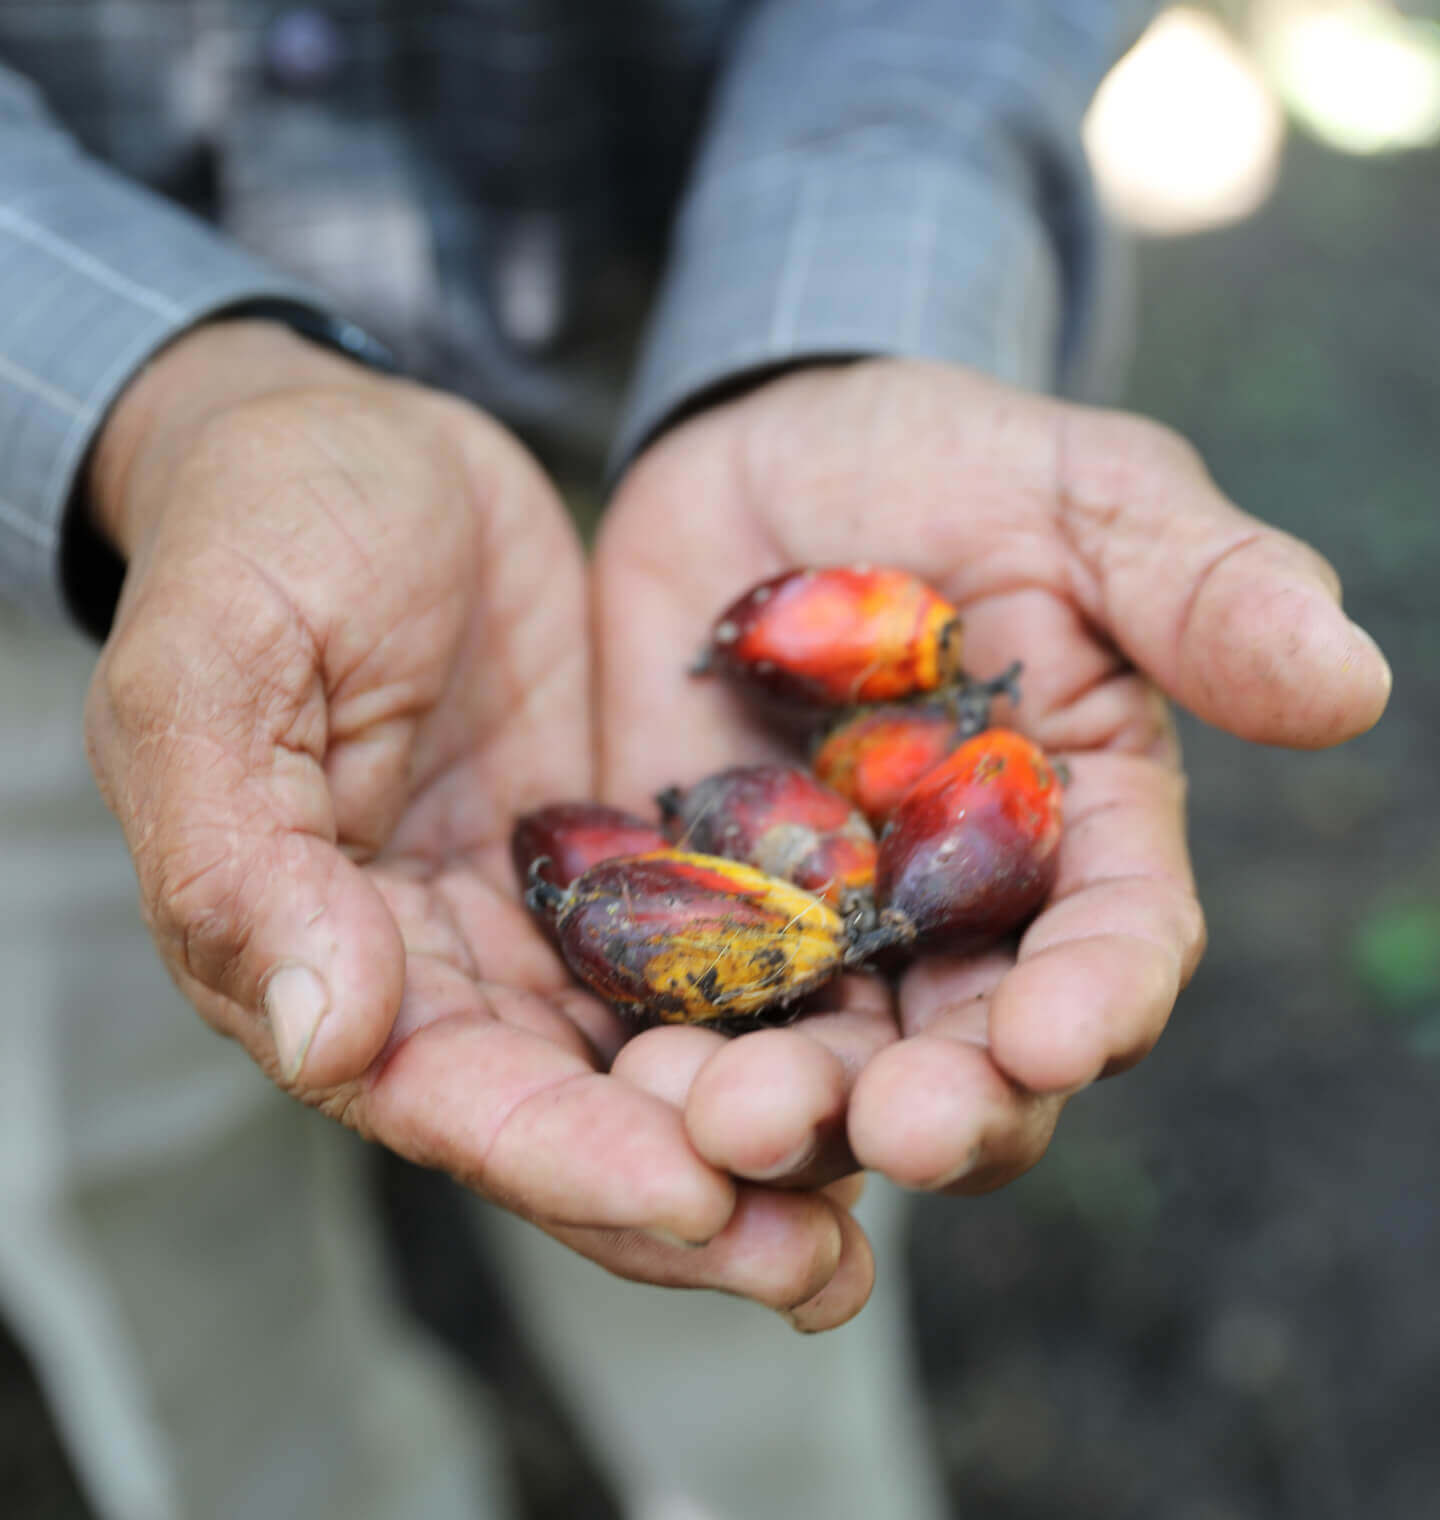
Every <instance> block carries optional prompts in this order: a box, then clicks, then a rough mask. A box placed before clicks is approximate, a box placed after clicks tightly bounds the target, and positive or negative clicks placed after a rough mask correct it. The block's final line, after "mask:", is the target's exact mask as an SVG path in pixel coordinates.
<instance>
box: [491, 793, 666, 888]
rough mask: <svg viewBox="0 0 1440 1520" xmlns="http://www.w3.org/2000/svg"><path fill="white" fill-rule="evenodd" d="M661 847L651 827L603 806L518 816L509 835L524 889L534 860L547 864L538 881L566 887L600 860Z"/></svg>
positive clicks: (551, 808) (569, 805) (560, 806)
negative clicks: (540, 879)
mask: <svg viewBox="0 0 1440 1520" xmlns="http://www.w3.org/2000/svg"><path fill="white" fill-rule="evenodd" d="M665 846H666V839H665V836H664V835H663V834H662V833H661V832H660V830H659V829H657V828H656V827H655V825H654V824H653V823H651V822H649V821H648V820H647V819H644V818H641V817H639V816H638V815H637V814H635V813H627V812H626V811H625V810H624V809H623V808H617V807H607V806H606V805H605V804H604V803H601V802H552V803H550V804H549V805H548V806H547V807H541V808H536V809H535V810H534V811H533V812H530V813H522V814H521V815H520V817H519V818H517V819H516V820H515V827H514V829H513V830H512V831H511V834H510V858H511V860H513V861H514V862H515V870H516V873H517V874H518V876H519V877H520V882H521V885H522V886H523V885H525V884H527V883H528V882H529V880H530V868H531V866H532V865H533V864H534V863H535V861H537V860H543V861H544V862H545V864H544V865H543V866H542V867H541V869H540V875H541V878H542V880H544V881H548V882H550V883H552V884H553V885H554V886H557V887H568V886H569V885H570V883H571V882H572V881H574V880H575V878H576V877H577V876H581V875H583V874H584V873H585V872H586V871H588V870H589V869H590V867H591V866H594V865H599V864H600V862H601V861H602V860H613V859H614V858H615V857H616V856H617V855H643V854H644V853H645V852H646V851H647V850H663V849H664V848H665Z"/></svg>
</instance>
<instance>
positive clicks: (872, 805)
mask: <svg viewBox="0 0 1440 1520" xmlns="http://www.w3.org/2000/svg"><path fill="white" fill-rule="evenodd" d="M1019 675H1020V665H1019V662H1018V661H1017V662H1016V663H1015V664H1013V665H1011V666H1010V667H1009V669H1007V670H1005V671H1003V672H1002V673H1001V674H1000V675H998V676H996V677H995V678H994V680H991V681H966V682H965V683H964V684H963V685H960V686H957V687H955V688H953V690H952V691H951V692H948V693H947V694H946V695H945V696H944V697H940V698H934V699H929V700H926V701H922V702H885V703H881V704H879V705H877V706H874V707H864V708H861V709H859V710H858V711H856V712H854V713H851V714H849V715H848V716H846V717H844V718H842V719H840V720H839V722H837V723H836V724H835V725H834V726H833V727H832V728H831V729H829V730H828V731H827V732H826V733H825V734H824V735H823V736H822V737H821V739H820V742H819V744H818V746H817V748H816V750H815V753H814V757H813V759H812V760H811V765H812V766H813V768H814V771H815V774H816V775H817V776H818V777H819V778H820V780H821V781H823V782H825V784H826V785H827V786H831V787H833V788H834V789H835V790H836V791H837V792H839V793H840V794H841V795H842V796H844V797H847V798H849V800H850V801H851V802H852V803H853V804H854V805H855V806H856V807H857V808H859V809H860V811H861V812H862V813H863V814H864V815H865V817H866V819H867V820H868V821H869V822H870V824H871V825H872V826H873V827H875V828H877V829H879V828H883V827H884V825H885V823H886V821H887V820H888V819H889V817H890V815H891V813H893V812H894V811H895V808H896V807H897V805H898V804H899V802H900V799H901V798H902V797H903V796H904V795H905V793H906V792H908V791H909V790H910V788H911V787H912V786H914V784H915V783H916V782H917V781H918V780H919V779H920V778H921V777H922V776H923V775H925V773H926V772H927V771H931V770H934V768H935V767H936V766H937V765H939V764H940V762H941V761H942V760H943V759H944V758H945V757H946V755H948V754H950V752H951V751H952V750H954V749H955V748H956V747H957V746H958V745H960V744H963V743H964V741H965V740H966V739H969V738H970V737H972V736H973V735H974V734H977V733H979V732H981V730H983V729H985V728H986V727H988V726H989V723H990V707H991V703H992V702H993V701H994V699H995V698H996V697H999V696H1005V697H1008V698H1009V699H1010V701H1011V702H1012V703H1018V702H1019V700H1020V695H1019V690H1018V687H1017V681H1018V678H1019Z"/></svg>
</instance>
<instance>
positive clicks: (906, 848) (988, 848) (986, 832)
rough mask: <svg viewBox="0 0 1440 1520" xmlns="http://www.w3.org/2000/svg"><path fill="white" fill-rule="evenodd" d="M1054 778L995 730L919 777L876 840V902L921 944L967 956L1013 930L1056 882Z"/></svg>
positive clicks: (1035, 755)
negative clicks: (900, 922)
mask: <svg viewBox="0 0 1440 1520" xmlns="http://www.w3.org/2000/svg"><path fill="white" fill-rule="evenodd" d="M1059 843H1060V779H1059V777H1058V776H1057V775H1056V773H1055V769H1054V768H1053V767H1052V766H1051V765H1050V763H1049V762H1048V761H1047V760H1046V758H1045V755H1044V753H1043V752H1042V751H1041V750H1040V749H1039V748H1038V747H1037V746H1036V745H1034V744H1032V743H1031V742H1030V740H1028V739H1026V738H1025V737H1024V736H1023V735H1021V734H1017V733H1015V732H1013V731H1012V730H1010V729H1004V728H993V729H989V730H987V731H986V732H985V733H982V734H977V735H976V736H975V737H974V738H973V739H967V740H966V742H965V743H964V744H962V745H961V746H960V748H959V749H957V750H956V751H955V753H954V754H953V755H951V756H950V757H949V758H948V759H947V760H944V761H942V762H941V764H940V765H938V766H936V768H935V769H934V770H932V771H930V772H929V773H928V774H927V775H925V776H922V777H921V778H920V780H919V781H917V782H916V783H915V785H914V786H913V787H911V789H910V791H909V792H907V793H906V795H905V797H904V799H903V800H902V801H901V803H900V805H899V806H898V807H897V808H896V809H895V812H894V814H893V815H892V816H891V819H890V822H889V823H888V824H887V825H886V827H885V832H884V833H883V834H882V835H881V836H880V855H879V860H878V863H877V867H876V873H875V901H876V903H877V905H878V906H879V908H880V909H881V917H882V919H888V920H890V921H892V922H893V921H895V920H897V919H899V920H900V921H903V922H907V923H908V924H909V925H910V926H911V927H912V928H913V929H914V931H915V935H916V938H917V940H918V942H919V943H920V944H921V945H924V946H929V947H931V948H937V949H948V950H969V949H975V948H978V947H979V946H981V945H983V944H985V943H987V942H989V941H991V940H995V939H999V938H1000V937H1001V936H1003V935H1005V934H1007V933H1009V932H1010V930H1012V929H1015V928H1018V927H1019V926H1020V925H1021V924H1022V923H1024V922H1025V920H1026V919H1028V918H1029V917H1030V916H1031V915H1032V914H1033V913H1034V912H1035V911H1036V910H1037V909H1038V908H1039V907H1040V905H1041V903H1043V902H1044V901H1045V898H1046V896H1047V895H1048V893H1049V891H1050V889H1051V887H1052V886H1053V885H1054V882H1055V872H1056V868H1057V866H1058V863H1059V857H1058V849H1057V847H1058V845H1059Z"/></svg>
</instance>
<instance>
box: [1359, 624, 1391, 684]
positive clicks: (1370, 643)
mask: <svg viewBox="0 0 1440 1520" xmlns="http://www.w3.org/2000/svg"><path fill="white" fill-rule="evenodd" d="M1350 632H1351V633H1352V634H1353V635H1354V637H1355V640H1356V642H1357V643H1359V644H1361V645H1363V646H1364V647H1365V648H1366V649H1369V650H1372V651H1373V652H1374V655H1375V658H1376V659H1377V660H1379V661H1380V664H1381V666H1382V668H1383V669H1384V671H1385V687H1386V690H1389V689H1390V688H1391V687H1393V686H1394V684H1395V676H1394V673H1393V672H1392V671H1391V669H1390V661H1389V660H1387V659H1386V658H1385V651H1384V650H1383V649H1381V647H1380V646H1379V645H1378V644H1377V643H1376V642H1375V636H1374V635H1373V634H1372V633H1371V632H1370V631H1369V629H1367V628H1362V627H1361V626H1360V625H1359V623H1356V622H1353V621H1352V622H1351V624H1350Z"/></svg>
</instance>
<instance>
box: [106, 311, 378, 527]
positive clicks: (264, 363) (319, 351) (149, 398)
mask: <svg viewBox="0 0 1440 1520" xmlns="http://www.w3.org/2000/svg"><path fill="white" fill-rule="evenodd" d="M376 383H380V382H377V381H376V379H375V377H374V376H373V375H372V374H371V373H370V371H368V370H366V369H364V368H363V367H362V366H360V365H359V364H357V363H355V362H353V361H351V360H349V359H345V358H343V357H341V356H339V355H337V354H335V353H332V352H331V351H329V350H328V349H324V348H321V347H320V346H319V345H317V344H315V343H312V342H310V341H309V340H308V339H306V338H302V337H300V336H299V335H298V334H297V333H295V332H294V331H292V330H291V329H290V328H289V327H287V326H285V325H284V324H283V323H280V322H276V321H269V320H248V319H246V320H236V321H217V322H208V323H205V324H203V325H201V326H199V327H196V328H194V329H193V330H192V331H190V332H187V333H185V334H183V335H182V336H181V337H179V338H177V339H176V340H175V341H174V342H173V343H171V344H170V345H169V346H168V347H167V348H165V349H163V350H162V351H161V352H160V353H159V354H158V355H157V356H156V357H155V358H154V359H152V360H151V362H150V363H149V364H147V365H146V366H145V368H144V369H142V370H141V371H140V372H139V373H138V374H137V375H136V376H135V378H134V379H133V380H132V381H131V382H130V384H129V385H128V386H127V387H126V388H125V390H124V391H123V392H122V393H121V395H120V398H119V400H118V401H117V402H116V403H115V406H114V407H113V408H112V410H111V412H110V415H109V416H108V417H107V419H106V421H105V423H104V425H103V427H102V428H101V431H100V435H99V437H98V438H97V440H96V444H95V449H94V451H93V453H92V455H91V458H90V464H89V468H88V471H87V474H86V480H85V500H86V504H87V507H88V511H89V515H90V517H91V520H92V522H93V524H94V526H95V528H96V529H97V530H98V531H99V532H100V534H101V535H102V536H103V537H104V538H105V539H107V540H108V541H109V542H110V543H111V544H112V545H113V546H114V547H115V548H116V549H118V550H119V551H120V553H121V554H122V555H125V556H127V557H128V556H129V554H130V553H131V552H132V551H133V549H134V547H135V545H136V544H137V542H139V541H140V540H141V539H142V538H143V537H144V535H145V532H146V530H147V527H148V517H147V513H146V510H145V509H146V505H147V503H152V502H155V501H157V500H159V499H160V498H161V497H162V495H163V493H162V492H160V491H158V490H157V489H154V487H155V486H156V485H157V484H158V483H159V482H160V481H162V480H163V479H164V477H165V475H166V473H167V471H168V468H169V464H170V462H171V461H173V460H174V459H175V458H176V457H177V455H178V454H179V453H180V452H181V451H182V450H183V448H184V447H185V445H186V443H187V442H188V440H189V439H191V438H192V437H194V435H195V433H196V431H197V430H198V429H200V428H202V427H203V426H204V425H205V424H206V423H207V422H208V421H210V420H211V419H212V418H214V417H217V416H219V415H221V414H222V413H224V412H226V411H228V410H230V409H231V408H232V407H236V406H242V405H244V404H245V403H246V402H250V401H256V400H259V399H261V398H263V397H265V396H269V395H274V394H277V393H279V392H283V391H287V390H302V389H312V388H316V387H321V388H326V389H332V390H333V389H337V388H343V389H363V388H367V387H369V386H371V385H374V384H376Z"/></svg>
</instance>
